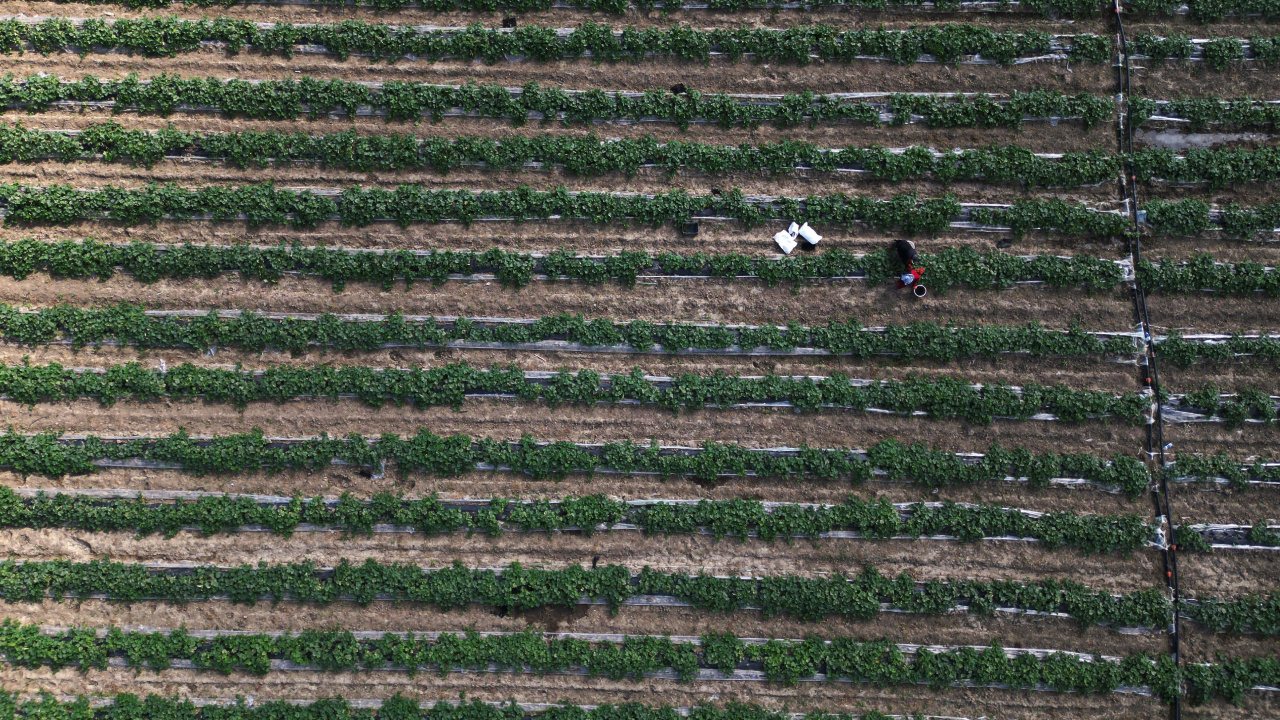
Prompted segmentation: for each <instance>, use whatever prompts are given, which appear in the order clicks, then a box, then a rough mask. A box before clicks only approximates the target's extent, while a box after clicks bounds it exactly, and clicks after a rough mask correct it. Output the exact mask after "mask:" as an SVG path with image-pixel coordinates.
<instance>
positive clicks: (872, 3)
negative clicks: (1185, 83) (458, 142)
mask: <svg viewBox="0 0 1280 720" xmlns="http://www.w3.org/2000/svg"><path fill="white" fill-rule="evenodd" d="M53 1H54V2H58V3H66V2H73V1H74V2H76V3H79V4H84V5H123V6H125V7H130V8H153V9H157V10H167V9H169V7H170V6H171V5H172V0H53ZM239 1H240V0H182V3H183V5H185V6H187V7H201V8H206V7H231V6H233V5H236V4H237V3H238V2H239ZM1145 1H1146V2H1149V3H1150V2H1163V3H1166V4H1167V3H1168V2H1170V1H1171V0H1145ZM1200 1H1201V2H1205V1H1206V0H1200ZM1271 1H1272V0H1225V2H1224V0H1217V1H1216V2H1214V3H1213V7H1214V12H1219V13H1225V12H1232V11H1234V10H1233V9H1234V8H1236V7H1237V3H1241V4H1240V5H1239V6H1240V7H1248V8H1251V9H1250V10H1248V11H1249V12H1260V11H1259V10H1257V9H1252V8H1255V7H1265V6H1267V4H1268V3H1269V2H1271ZM311 2H312V4H314V5H317V6H321V7H323V6H338V7H369V8H373V9H375V10H400V9H403V8H405V7H422V8H424V9H426V10H429V11H435V12H450V11H463V12H483V13H491V12H494V11H495V10H503V11H505V12H516V13H524V12H546V11H547V10H550V9H551V8H552V0H425V1H424V0H311ZM566 4H567V5H568V6H569V7H572V8H578V9H580V10H586V11H590V12H599V13H609V14H613V15H621V14H624V13H625V12H626V11H627V8H628V7H629V6H634V7H636V8H638V9H639V10H641V11H649V10H659V11H661V12H662V13H663V14H664V15H666V14H671V13H675V12H678V11H680V10H681V9H682V8H683V7H684V0H678V1H677V0H669V1H668V0H637V1H636V2H631V3H628V2H626V1H625V0H568V1H567V3H566ZM783 4H784V0H709V2H708V3H707V7H708V8H709V9H710V10H713V11H716V12H741V11H745V10H775V11H776V10H781V9H782V7H783ZM918 4H919V2H918V0H811V1H810V2H806V3H805V4H803V5H800V6H799V7H795V8H789V9H788V10H789V12H808V11H810V10H822V9H825V8H857V9H860V10H883V9H885V8H886V7H901V6H906V7H910V6H914V5H918ZM937 5H938V7H939V9H942V10H952V9H955V8H957V7H959V3H958V2H957V0H942V1H941V2H939V3H937ZM1020 7H1022V8H1025V9H1026V10H1027V11H1028V12H1032V13H1039V14H1042V15H1044V16H1045V17H1050V16H1060V17H1070V18H1082V17H1091V16H1094V15H1097V14H1098V12H1099V9H1100V7H1104V6H1102V5H1101V4H1100V3H1098V2H1095V0H1023V1H1022V2H1021V3H1020ZM1105 7H1110V6H1105ZM1174 7H1176V5H1175V6H1174ZM1223 8H1225V9H1223ZM1152 9H1165V7H1164V5H1153V6H1152ZM1241 12H1243V11H1241Z"/></svg>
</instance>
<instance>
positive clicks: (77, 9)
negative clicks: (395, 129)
mask: <svg viewBox="0 0 1280 720" xmlns="http://www.w3.org/2000/svg"><path fill="white" fill-rule="evenodd" d="M0 9H3V12H4V14H6V15H9V14H18V13H25V14H26V15H38V16H58V15H62V16H67V17H97V16H98V15H99V14H102V15H105V16H108V17H143V16H147V15H150V14H153V11H150V10H140V9H135V8H129V7H125V6H123V5H115V6H110V7H109V12H103V10H104V8H103V7H102V6H100V5H93V4H87V5H77V4H71V3H61V2H38V1H36V2H24V1H17V2H5V3H3V4H2V5H0ZM165 14H172V15H176V16H178V17H182V18H187V19H192V20H199V19H200V18H202V17H209V18H212V17H216V16H227V17H234V18H244V19H249V20H253V21H254V22H291V23H335V22H341V21H343V20H356V19H358V20H364V21H365V22H369V23H374V22H382V23H392V24H404V25H410V24H412V25H436V26H441V27H463V26H466V25H470V24H472V23H477V22H478V23H483V24H485V25H487V26H490V27H497V26H498V25H499V24H500V22H499V21H500V20H501V18H502V16H503V13H501V12H492V13H486V12H437V11H431V10H424V9H421V8H402V9H399V10H386V11H382V10H375V9H373V8H371V7H368V6H365V7H355V6H349V5H340V4H337V3H334V4H330V5H324V4H314V5H239V4H237V5H228V6H226V7H215V8H200V7H196V6H194V5H190V6H189V5H184V4H180V3H175V4H173V5H171V6H170V7H169V9H168V10H166V11H165ZM514 17H516V18H517V20H518V22H520V23H521V24H526V25H549V26H552V27H574V26H577V25H579V24H581V23H583V22H585V21H592V22H597V23H606V24H610V25H613V26H614V27H616V28H622V27H626V26H631V25H634V26H636V27H649V26H662V27H666V26H670V25H681V24H683V25H692V26H694V27H697V28H713V27H723V28H738V27H748V28H756V27H762V28H770V27H792V26H795V25H810V24H817V23H825V24H828V25H838V26H840V27H849V28H859V27H871V28H874V27H879V26H881V25H884V26H885V27H887V28H908V27H914V26H920V25H931V24H935V23H948V22H959V23H963V22H976V23H981V24H983V25H995V26H999V27H1000V28H1001V29H1002V30H1013V29H1034V30H1040V31H1043V32H1062V33H1076V32H1082V33H1083V32H1091V33H1095V34H1100V35H1105V34H1108V33H1110V32H1111V30H1112V23H1111V22H1110V19H1109V18H1107V17H1105V16H1099V17H1097V18H1085V19H1081V20H1062V21H1056V20H1048V19H1045V18H1042V17H1040V16H1038V15H1034V14H1027V13H1016V12H983V13H970V12H954V13H947V12H921V11H919V10H917V9H915V8H909V7H907V8H893V7H890V8H886V9H885V10H882V11H876V10H869V9H854V8H841V7H825V8H815V9H813V10H806V11H803V12H800V11H791V10H780V11H778V12H773V11H770V10H748V11H742V12H719V11H714V10H680V11H676V12H672V13H669V14H663V12H662V11H661V10H654V11H649V12H643V11H640V10H636V9H631V10H628V11H627V12H625V13H623V14H621V15H615V14H612V13H597V12H588V11H583V10H575V9H569V8H553V9H550V10H547V11H534V12H521V13H514ZM1264 27H1265V26H1264Z"/></svg>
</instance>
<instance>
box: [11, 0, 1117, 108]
mask: <svg viewBox="0 0 1280 720" xmlns="http://www.w3.org/2000/svg"><path fill="white" fill-rule="evenodd" d="M60 14H62V13H60ZM0 68H2V69H3V70H4V71H5V72H12V73H14V74H15V75H19V76H25V75H29V74H31V73H32V72H45V73H49V74H51V75H57V76H59V77H63V78H72V79H76V78H79V77H82V76H84V75H87V74H92V75H95V76H97V77H99V78H101V79H104V80H105V79H120V78H124V77H126V76H128V75H129V74H130V73H138V74H139V75H140V76H142V77H144V78H145V77H148V76H151V75H154V74H158V73H160V72H169V73H176V74H179V75H183V76H194V77H219V78H232V77H236V78H245V79H255V80H266V79H272V78H287V77H290V76H293V75H299V74H300V75H306V76H311V77H323V78H326V79H328V78H340V79H344V80H356V81H380V82H386V81H391V80H403V81H413V82H427V83H435V84H441V85H458V84H465V83H467V82H471V81H475V82H477V83H481V84H499V85H505V86H508V87H520V86H523V85H524V84H526V83H528V82H537V83H538V84H539V85H542V86H543V87H563V88H566V89H581V90H585V89H591V88H604V89H613V90H653V89H659V88H668V87H670V86H672V85H675V84H677V83H686V84H688V85H689V87H691V88H694V89H697V90H701V91H703V92H735V93H737V92H741V93H760V94H769V93H787V92H799V91H801V90H811V91H813V92H815V93H829V92H848V90H847V88H849V87H850V86H856V87H860V88H865V89H866V90H867V91H871V90H872V89H873V88H874V89H876V90H879V91H883V92H951V91H953V90H954V89H955V87H956V85H957V84H963V85H964V89H965V91H966V92H994V93H1009V92H1013V91H1014V90H1021V91H1027V90H1032V89H1035V88H1042V87H1053V88H1056V89H1059V90H1061V91H1062V92H1065V93H1070V94H1075V93H1079V92H1089V93H1099V94H1107V93H1108V92H1109V91H1111V90H1112V89H1113V88H1114V86H1115V72H1114V70H1113V69H1112V68H1111V67H1110V66H1109V64H1107V63H1069V62H1067V61H1054V60H1046V61H1042V62H1037V63H1027V64H1023V65H1017V66H1014V67H1007V68H1006V67H1000V66H998V65H943V64H940V63H914V64H912V65H906V66H903V65H898V64H896V63H892V62H880V61H875V60H862V61H854V62H852V63H844V62H840V61H827V60H815V61H814V62H813V63H812V64H810V65H807V66H800V65H798V64H795V63H780V62H764V63H757V62H753V61H752V60H751V59H743V60H740V61H738V62H736V63H735V62H732V61H730V60H728V59H723V58H712V59H711V60H710V61H709V62H707V63H706V64H703V63H701V62H698V61H690V60H680V59H676V58H670V57H652V58H645V59H644V60H642V61H637V62H616V63H615V62H597V61H593V60H591V59H586V58H584V59H578V60H557V61H552V62H546V63H542V62H537V61H533V60H529V61H515V62H510V61H501V62H498V63H495V64H492V65H489V64H487V63H485V62H484V61H483V60H479V59H477V60H471V61H464V60H442V61H439V62H430V61H428V60H421V61H415V60H398V61H396V62H394V63H387V62H376V63H375V62H373V61H372V60H371V59H370V58H362V57H352V58H350V59H348V60H346V61H345V62H344V61H342V60H340V59H338V57H337V56H334V55H318V54H298V55H295V56H294V57H293V58H291V59H290V58H285V57H283V56H282V55H264V54H262V53H258V52H253V51H251V50H249V51H241V52H240V53H238V54H235V55H229V54H227V53H225V52H223V51H221V50H218V49H214V48H204V49H201V50H198V51H196V52H191V53H183V54H180V55H178V56H177V57H173V58H146V57H143V56H140V55H126V54H116V53H112V54H91V55H88V56H87V57H85V58H81V57H80V56H79V55H76V54H75V53H70V52H62V53H55V54H52V55H50V56H48V57H41V56H40V55H37V54H27V55H22V56H18V55H10V56H8V57H0ZM691 78H694V79H693V80H692V82H690V79H691ZM584 83H585V84H584Z"/></svg>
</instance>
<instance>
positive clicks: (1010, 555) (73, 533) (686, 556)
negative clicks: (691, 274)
mask: <svg viewBox="0 0 1280 720" xmlns="http://www.w3.org/2000/svg"><path fill="white" fill-rule="evenodd" d="M642 539H643V542H641V540H642ZM0 548H4V552H5V553H6V554H11V553H15V552H21V554H22V557H23V558H24V559H27V560H50V559H55V558H66V559H70V560H77V561H81V562H87V561H89V560H91V559H94V558H99V557H110V558H111V559H113V560H116V561H119V562H161V563H183V564H187V563H191V564H217V565H241V564H245V563H248V564H253V563H256V562H259V561H267V562H301V561H302V560H311V561H313V562H315V563H316V564H317V565H320V566H324V567H332V566H334V565H337V564H338V563H339V562H340V561H341V560H343V559H346V560H349V561H351V562H352V563H354V564H359V563H363V562H364V561H365V560H366V559H367V558H374V559H376V560H378V561H379V562H383V563H392V562H397V563H409V564H416V565H421V566H424V567H447V566H448V565H450V564H452V563H453V562H454V561H455V560H458V561H461V562H462V563H463V564H464V565H466V566H468V567H504V566H506V565H508V564H509V563H512V562H519V563H521V564H522V565H524V566H526V567H552V568H554V567H564V566H566V565H569V564H585V565H586V566H588V567H589V566H591V565H592V564H593V563H595V562H597V558H598V562H600V563H605V564H613V565H624V566H626V567H629V568H632V569H633V570H635V571H639V570H640V569H641V568H643V567H652V568H654V569H655V570H661V571H663V572H678V573H698V572H705V573H710V574H714V575H735V576H737V575H785V574H797V575H804V576H809V577H824V576H825V575H826V574H828V573H833V572H843V573H857V572H860V571H861V570H862V568H863V567H864V566H865V565H874V566H876V567H877V568H879V569H880V571H881V572H882V573H884V574H886V575H897V574H898V573H900V572H903V571H909V572H911V574H912V575H914V576H916V579H918V580H927V579H944V578H953V579H982V580H997V579H1005V580H1022V581H1026V580H1033V579H1036V578H1041V577H1044V576H1046V575H1048V576H1056V577H1059V578H1067V577H1069V578H1071V579H1073V580H1075V581H1077V582H1083V583H1085V584H1087V585H1091V586H1097V587H1107V588H1110V589H1112V590H1115V591H1118V592H1130V591H1133V590H1140V589H1143V588H1147V587H1151V586H1152V585H1153V584H1154V583H1155V582H1156V580H1157V579H1158V577H1159V567H1158V565H1159V559H1158V557H1157V555H1156V553H1155V552H1154V551H1146V550H1140V551H1135V552H1134V553H1132V554H1131V555H1128V556H1124V555H1120V554H1108V555H1105V556H1104V555H1095V556H1088V557H1086V556H1084V555H1083V554H1082V553H1080V552H1079V551H1077V550H1074V549H1066V548H1057V549H1053V550H1049V549H1047V548H1046V547H1045V546H1044V545H1043V544H1041V543H1034V542H1024V541H997V540H984V541H980V542H975V543H958V542H951V541H916V540H874V541H871V540H826V541H823V542H822V543H820V544H815V543H812V542H808V541H798V542H796V543H795V544H793V545H790V546H788V545H787V544H786V543H785V542H773V543H766V542H763V541H757V540H750V541H747V542H739V541H737V540H728V539H726V540H721V541H718V542H717V541H716V540H715V539H714V538H713V537H711V536H707V535H671V536H666V535H655V536H652V537H648V538H644V537H643V536H642V535H641V534H639V533H637V532H635V531H623V530H618V531H614V532H602V533H596V534H595V535H592V536H589V537H586V536H582V535H580V534H578V533H553V534H550V535H548V534H545V533H504V534H503V535H500V536H498V537H490V536H488V535H471V536H467V535H465V534H452V535H439V536H424V535H419V534H416V533H415V534H412V535H410V534H400V533H396V534H388V533H384V534H377V535H374V536H372V537H368V538H365V537H353V538H343V537H342V535H341V534H340V533H297V534H295V535H294V536H293V537H291V538H288V539H285V538H280V537H270V536H265V535H262V534H259V533H233V534H229V535H228V534H223V535H214V536H212V537H207V538H205V537H200V536H198V535H191V534H182V535H179V536H177V537H174V538H171V539H166V538H164V537H161V536H158V535H157V536H148V537H144V538H136V537H135V536H134V534H133V533H90V532H83V531H80V530H74V529H62V528H57V529H52V528H51V529H43V530H0Z"/></svg>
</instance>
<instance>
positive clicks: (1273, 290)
mask: <svg viewBox="0 0 1280 720" xmlns="http://www.w3.org/2000/svg"><path fill="white" fill-rule="evenodd" d="M1134 271H1135V273H1136V275H1137V279H1138V283H1140V284H1141V285H1142V286H1143V287H1144V288H1146V289H1147V290H1150V291H1155V292H1167V293H1200V292H1202V291H1205V290H1209V291H1212V292H1214V293H1216V294H1219V295H1238V294H1252V293H1256V292H1264V293H1266V294H1267V295H1269V296H1271V297H1276V296H1277V295H1280V272H1275V271H1274V270H1271V269H1268V268H1267V266H1265V265H1263V264H1262V263H1258V262H1254V261H1252V260H1240V261H1238V262H1233V263H1218V262H1216V261H1215V260H1214V259H1213V256H1212V255H1210V254H1208V253H1200V254H1197V255H1195V256H1194V257H1192V258H1191V259H1190V260H1188V261H1187V262H1184V263H1179V262H1173V261H1168V260H1164V259H1160V260H1157V261H1156V263H1152V262H1151V261H1150V260H1146V259H1143V260H1139V261H1138V264H1137V265H1135V266H1134Z"/></svg>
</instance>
